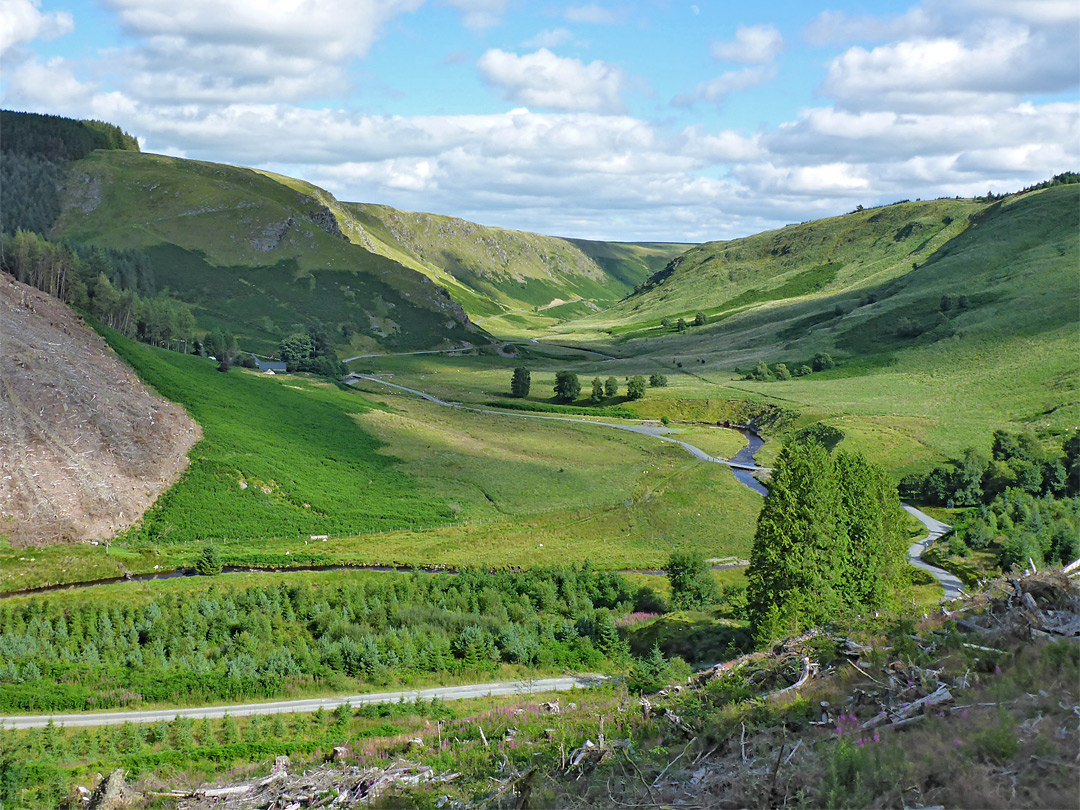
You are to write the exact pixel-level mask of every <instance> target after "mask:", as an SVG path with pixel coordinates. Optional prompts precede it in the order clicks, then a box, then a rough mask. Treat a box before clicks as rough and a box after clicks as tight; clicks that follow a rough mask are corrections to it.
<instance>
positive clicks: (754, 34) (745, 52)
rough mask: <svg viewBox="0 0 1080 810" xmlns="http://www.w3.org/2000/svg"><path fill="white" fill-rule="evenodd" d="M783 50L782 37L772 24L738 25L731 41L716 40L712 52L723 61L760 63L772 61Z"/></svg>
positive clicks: (747, 63) (745, 63)
mask: <svg viewBox="0 0 1080 810" xmlns="http://www.w3.org/2000/svg"><path fill="white" fill-rule="evenodd" d="M783 50H784V37H783V36H782V35H781V33H780V32H779V31H777V30H776V26H774V25H740V26H738V27H737V28H736V29H735V39H734V40H733V41H717V42H714V43H713V44H712V53H713V56H715V57H716V58H717V59H722V60H723V61H725V62H740V63H742V64H744V65H761V64H764V63H766V62H772V61H773V60H774V59H775V58H776V57H777V56H779V55H780V53H781V51H783Z"/></svg>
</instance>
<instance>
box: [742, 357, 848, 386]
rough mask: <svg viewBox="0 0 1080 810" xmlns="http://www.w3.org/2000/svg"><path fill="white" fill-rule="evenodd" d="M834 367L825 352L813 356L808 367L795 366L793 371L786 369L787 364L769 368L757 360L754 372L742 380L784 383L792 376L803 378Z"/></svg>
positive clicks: (803, 365) (834, 364)
mask: <svg viewBox="0 0 1080 810" xmlns="http://www.w3.org/2000/svg"><path fill="white" fill-rule="evenodd" d="M835 366H836V361H835V360H833V359H832V355H830V354H828V353H827V352H818V353H817V354H815V355H814V359H813V360H812V361H810V365H806V364H805V363H803V364H802V365H800V366H796V367H795V370H794V371H792V370H791V369H789V368H788V365H787V363H777V364H776V365H773V366H770V365H769V364H768V363H766V362H765V361H764V360H759V361H758V364H757V365H756V366H754V370H753V371H751V372H750V373H749V374H747V375H746V377H745V378H744V379H747V380H758V381H759V382H773V381H775V380H780V381H784V380H790V379H791V378H792V376H795V377H805V376H806V375H807V374H810V373H812V372H814V371H827V370H828V369H830V368H833V367H835Z"/></svg>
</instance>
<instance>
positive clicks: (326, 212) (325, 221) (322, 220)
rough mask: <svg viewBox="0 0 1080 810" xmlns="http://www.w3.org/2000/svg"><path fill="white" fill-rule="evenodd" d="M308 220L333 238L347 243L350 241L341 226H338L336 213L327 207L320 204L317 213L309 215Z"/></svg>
mask: <svg viewBox="0 0 1080 810" xmlns="http://www.w3.org/2000/svg"><path fill="white" fill-rule="evenodd" d="M308 219H310V220H311V221H312V222H314V223H315V224H316V225H317V226H318V227H319V228H320V229H321V230H324V231H326V232H327V233H328V234H330V235H331V236H336V237H337V238H338V239H345V240H346V241H347V240H348V237H346V236H345V234H343V233H342V232H341V226H340V225H338V221H337V217H335V216H334V212H333V211H331V210H330V209H329V208H327V207H326V206H325V205H322V204H320V205H319V209H318V210H317V211H314V212H313V213H310V214H308Z"/></svg>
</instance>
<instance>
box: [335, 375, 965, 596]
mask: <svg viewBox="0 0 1080 810" xmlns="http://www.w3.org/2000/svg"><path fill="white" fill-rule="evenodd" d="M351 376H352V378H353V380H354V381H355V380H357V379H361V380H367V381H369V382H373V383H378V384H379V385H385V386H388V387H389V388H396V389H398V390H399V391H405V392H406V393H409V394H413V395H415V396H418V397H421V398H423V399H425V400H427V401H428V402H433V403H435V404H436V405H442V406H444V407H447V408H458V409H460V410H465V411H473V412H474V413H487V414H494V415H496V416H509V417H517V418H519V419H547V420H551V421H556V422H577V423H580V424H583V425H602V426H604V427H609V428H615V429H617V430H627V431H630V432H631V433H638V434H641V435H643V436H651V437H652V438H654V439H659V440H660V441H664V442H671V443H672V444H677V445H679V446H680V447H681V448H683V449H684V450H685V451H686V452H688V453H689V454H690V455H692V456H693V457H694V458H697V459H700V460H701V461H707V462H710V463H712V464H723V465H725V466H727V467H731V468H732V470H733V471H734V472H735V475H736V477H737V478H738V479H739V481H741V482H742V483H743V484H745V485H746V486H747V487H749V488H750V489H752V490H754V492H757V493H758V494H759V495H763V496H765V495H768V490H767V489H766V488H765V487H764V486H762V484H761V482H760V481H758V480H757V479H756V478H755V477H754V476H753V473H755V472H759V471H761V472H769V471H770V469H769V468H768V467H760V466H758V465H757V464H756V463H755V462H754V460H753V457H754V454H755V453H756V452H757V450H758V448H760V447H761V439H760V438H757V437H756V434H753V433H750V434H749V435H748V437H747V438H748V439H750V443H749V444H748V445H747V447H745V448H744V449H743V450H741V451H739V453H737V454H736V455H735V457H734V458H733V459H730V460H729V459H724V458H717V457H716V456H710V455H709V454H708V453H706V452H705V451H704V450H702V449H701V448H700V447H695V446H694V445H692V444H688V443H686V442H683V441H679V440H678V439H673V438H671V437H670V436H668V435H666V434H668V433H671V432H672V431H671V430H670V429H669V428H665V427H657V426H653V425H620V424H616V423H614V422H599V421H593V420H589V419H574V418H573V417H568V416H548V415H545V414H535V413H516V412H513V411H497V410H493V409H491V408H474V407H470V406H467V405H462V404H461V403H459V402H449V401H447V400H444V399H439V398H438V397H434V396H432V395H431V394H428V393H426V392H424V391H418V390H417V389H415V388H408V387H406V386H404V385H398V384H397V383H393V382H390V381H389V380H384V379H381V378H379V377H373V376H371V375H367V374H353V375H351ZM901 505H902V506H903V508H904V511H905V512H907V513H908V514H909V515H911V516H912V517H914V518H915V519H916V520H918V521H919V522H920V523H922V524H923V526H925V527H926V531H927V534H926V537H924V538H922V539H921V540H919V541H917V542H915V543H912V545H911V547H910V548H909V549H908V561H909V562H910V563H911V564H912V565H913V566H915V567H916V568H919V569H921V570H923V571H926V572H927V573H929V574H930V575H931V576H933V577H934V578H935V579H936V580H937V581H938V582H940V583H941V586H942V587H943V588H944V589H945V594H944V598H945V599H958V598H959V597H960V596H961V595H962V593H963V583H962V582H961V581H960V580H959V579H957V577H955V576H954V575H953V574H950V573H949V572H948V571H946V570H944V569H943V568H938V567H937V566H936V565H930V563H927V562H923V560H922V559H921V555H922V553H923V551H925V550H926V548H927V546H929V545H930V544H931V543H933V542H934V541H935V540H937V539H938V538H939V537H941V536H942V535H944V534H945V533H946V532H948V531H949V530H950V529H951V528H952V527H951V526H949V525H948V524H947V523H942V522H941V521H939V520H935V519H934V518H932V517H930V516H929V515H928V514H926V513H925V512H920V511H919V510H918V509H916V508H915V507H914V506H911V505H909V504H906V503H905V504H901Z"/></svg>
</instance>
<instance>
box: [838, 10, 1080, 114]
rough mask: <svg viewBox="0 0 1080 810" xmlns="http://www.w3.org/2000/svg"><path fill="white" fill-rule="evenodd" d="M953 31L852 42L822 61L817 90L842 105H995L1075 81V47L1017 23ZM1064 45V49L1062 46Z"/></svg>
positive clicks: (1078, 72) (1079, 70)
mask: <svg viewBox="0 0 1080 810" xmlns="http://www.w3.org/2000/svg"><path fill="white" fill-rule="evenodd" d="M980 33H981V35H980V36H979V37H978V39H976V40H975V41H972V42H969V41H966V40H965V39H962V38H959V37H937V38H932V39H912V40H902V41H900V42H894V43H890V44H887V45H882V46H879V47H876V48H873V49H872V50H867V49H865V48H862V47H854V48H851V49H849V50H847V51H846V52H844V53H843V54H841V55H840V56H838V57H836V58H835V59H833V60H832V61H831V62H830V63H829V67H828V75H827V77H826V79H825V82H824V83H823V85H822V91H823V92H824V93H825V94H826V95H827V96H830V97H832V98H834V99H836V100H837V101H838V102H839V103H840V104H841V105H843V106H844V107H847V108H849V109H864V110H865V109H888V110H894V111H897V112H900V111H930V110H941V111H944V110H951V111H961V110H972V109H991V108H995V109H999V108H1001V107H1002V106H1009V105H1010V104H1011V103H1014V102H1015V101H1016V100H1017V99H1018V98H1019V97H1020V96H1021V95H1022V94H1025V93H1056V92H1061V91H1064V90H1067V89H1069V88H1071V87H1075V86H1076V84H1077V82H1078V81H1080V63H1078V60H1077V59H1076V58H1073V59H1068V60H1063V59H1062V56H1063V55H1065V54H1069V52H1070V51H1071V54H1069V55H1072V56H1074V57H1075V56H1076V55H1077V54H1078V53H1080V48H1077V46H1076V44H1073V45H1072V46H1071V47H1069V46H1064V48H1063V47H1062V45H1061V43H1055V42H1053V41H1052V40H1053V37H1051V36H1049V35H1047V34H1045V33H1042V32H1035V31H1032V30H1030V29H1028V28H1026V27H1023V26H1011V25H1004V24H999V25H992V26H989V27H988V28H986V29H985V30H984V31H982V32H980ZM1063 50H1064V53H1063Z"/></svg>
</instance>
